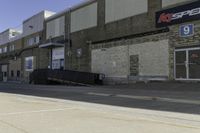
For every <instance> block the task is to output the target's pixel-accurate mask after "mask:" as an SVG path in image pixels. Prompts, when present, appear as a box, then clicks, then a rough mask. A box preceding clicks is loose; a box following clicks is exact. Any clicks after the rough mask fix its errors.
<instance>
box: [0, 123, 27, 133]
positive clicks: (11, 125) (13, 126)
mask: <svg viewBox="0 0 200 133" xmlns="http://www.w3.org/2000/svg"><path fill="white" fill-rule="evenodd" d="M0 123H2V124H4V125H7V126H9V127H12V128H14V129H16V130H18V131H20V132H22V133H29V132H28V131H26V130H24V129H22V128H20V127H17V126H15V125H13V124H11V123H9V122H6V121H3V120H0Z"/></svg>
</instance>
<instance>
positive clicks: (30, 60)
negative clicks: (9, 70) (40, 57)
mask: <svg viewBox="0 0 200 133" xmlns="http://www.w3.org/2000/svg"><path fill="white" fill-rule="evenodd" d="M33 59H34V58H33V56H30V57H26V58H25V70H26V71H28V72H29V71H33Z"/></svg>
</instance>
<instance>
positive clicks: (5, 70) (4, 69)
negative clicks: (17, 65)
mask: <svg viewBox="0 0 200 133" xmlns="http://www.w3.org/2000/svg"><path fill="white" fill-rule="evenodd" d="M1 69H2V70H1V71H2V75H3V82H7V80H8V66H7V65H2V67H1Z"/></svg>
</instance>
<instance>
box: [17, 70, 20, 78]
mask: <svg viewBox="0 0 200 133" xmlns="http://www.w3.org/2000/svg"><path fill="white" fill-rule="evenodd" d="M17 77H18V78H19V77H20V71H19V70H17Z"/></svg>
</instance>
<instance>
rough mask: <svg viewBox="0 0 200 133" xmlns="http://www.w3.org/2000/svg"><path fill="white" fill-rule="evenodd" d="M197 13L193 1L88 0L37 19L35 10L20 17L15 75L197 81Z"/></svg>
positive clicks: (197, 4) (199, 56)
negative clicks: (45, 72) (50, 72)
mask: <svg viewBox="0 0 200 133" xmlns="http://www.w3.org/2000/svg"><path fill="white" fill-rule="evenodd" d="M199 12H200V2H199V1H197V0H173V1H172V0H90V1H88V2H84V3H82V4H80V5H77V6H74V7H72V8H70V9H66V10H64V11H62V12H60V13H56V14H53V13H51V14H50V15H49V16H48V17H46V18H45V17H44V18H45V19H43V20H42V21H40V20H38V19H35V20H34V18H37V16H38V15H35V16H33V17H31V18H30V19H28V20H26V21H24V26H27V27H28V28H27V29H25V30H23V33H22V37H21V41H22V49H21V50H22V51H21V52H20V54H19V55H18V57H20V58H17V59H19V61H18V64H20V63H21V72H20V75H21V77H22V79H23V80H24V81H28V75H29V74H30V73H31V72H32V71H33V70H34V69H42V68H50V69H67V70H77V71H86V72H95V73H103V74H105V76H106V78H105V82H106V83H128V82H132V81H133V82H135V81H138V80H199V79H200V73H199V69H200V66H199V60H200V50H199V49H200V48H199V41H200V40H199V33H200V31H199V30H200V29H199ZM43 14H44V13H43ZM39 16H40V15H39ZM29 21H30V22H29ZM29 23H31V24H29ZM34 25H42V26H43V27H42V28H39V30H36V31H34V32H33V29H34V27H35V26H34ZM26 31H27V32H28V33H27V32H26ZM29 32H31V33H29ZM34 40H35V41H38V42H37V43H36V44H35V45H32V42H34ZM28 43H31V46H29V45H28V46H27V44H28ZM8 44H9V45H10V44H12V43H10V42H8ZM8 44H7V43H5V44H2V45H1V46H0V47H4V45H8ZM0 52H1V51H0ZM7 54H11V53H10V52H9V53H7ZM3 55H4V54H2V55H0V59H1V60H0V61H1V62H4V64H8V66H9V65H10V66H12V64H13V62H12V61H9V60H8V59H7V57H5V56H3ZM14 59H16V58H14ZM14 62H17V61H16V60H15V61H14ZM1 64H3V63H1ZM19 66H20V65H19ZM4 67H5V66H4ZM4 67H2V69H1V71H2V70H3V68H4ZM9 68H12V67H8V69H9ZM4 69H5V68H4ZM13 71H15V73H16V71H18V70H13ZM8 73H9V75H10V76H12V75H13V74H12V73H13V72H12V70H8Z"/></svg>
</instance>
